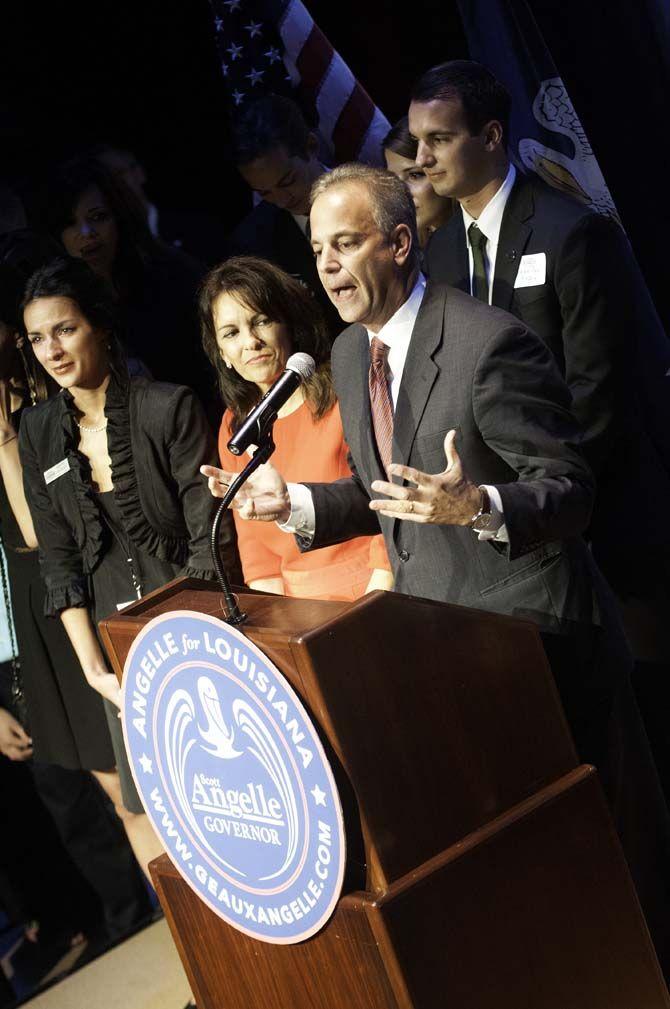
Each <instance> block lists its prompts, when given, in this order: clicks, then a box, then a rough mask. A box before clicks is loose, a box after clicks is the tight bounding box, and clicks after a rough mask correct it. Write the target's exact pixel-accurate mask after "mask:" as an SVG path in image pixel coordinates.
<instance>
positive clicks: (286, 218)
mask: <svg viewBox="0 0 670 1009" xmlns="http://www.w3.org/2000/svg"><path fill="white" fill-rule="evenodd" d="M231 242H232V245H233V248H234V250H235V252H236V253H239V254H241V253H246V254H248V255H251V256H260V257H261V258H262V259H269V260H270V262H271V263H274V264H275V266H280V267H281V268H282V270H285V271H286V273H290V274H291V276H292V277H297V278H298V280H302V281H303V282H304V283H305V284H306V285H307V287H309V289H310V291H311V292H312V294H313V295H314V296H315V297H316V300H317V301H318V302H319V304H320V305H321V308H322V309H323V313H324V315H325V317H326V322H327V323H328V330H329V332H330V334H331V337H332V338H333V339H335V337H336V336H337V334H338V333H340V332H342V329H343V323H342V320H341V319H340V317H339V315H338V313H337V312H336V311H335V309H334V307H333V304H332V302H331V300H330V298H329V297H328V296H327V295H326V293H325V291H324V290H323V286H322V284H321V281H320V280H319V275H318V273H317V271H316V263H315V260H314V253H313V252H312V247H311V245H310V243H309V241H308V239H307V237H306V236H305V234H304V233H303V231H302V229H301V228H300V226H299V225H298V224H297V223H296V221H295V220H294V218H293V214H290V213H289V211H288V210H283V209H282V208H281V207H276V206H275V205H274V204H273V203H268V202H267V201H266V200H261V202H260V203H259V204H258V206H256V207H254V209H253V210H252V211H251V213H250V214H248V216H247V217H245V218H244V220H243V221H242V222H241V223H240V224H239V225H238V226H237V229H236V230H235V232H234V233H233V236H232V239H231Z"/></svg>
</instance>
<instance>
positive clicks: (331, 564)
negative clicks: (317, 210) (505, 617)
mask: <svg viewBox="0 0 670 1009" xmlns="http://www.w3.org/2000/svg"><path fill="white" fill-rule="evenodd" d="M200 320H201V325H202V335H203V346H204V348H205V351H206V353H207V356H208V357H209V359H210V361H211V362H212V364H213V365H214V367H215V368H216V371H217V374H218V376H219V382H220V385H221V393H222V396H223V398H224V400H225V402H226V403H228V409H227V410H226V412H225V414H224V416H223V420H222V422H221V430H220V432H219V456H220V460H221V465H222V466H223V467H224V469H227V470H231V471H239V470H241V469H242V468H243V467H244V465H245V460H244V459H243V458H242V459H241V458H239V457H236V456H234V455H233V454H232V453H231V452H229V451H228V449H227V448H226V444H227V442H228V440H229V438H230V437H231V435H232V434H233V433H234V431H235V430H236V429H237V428H238V427H239V426H240V423H241V422H242V420H243V419H244V417H245V415H246V414H247V413H248V412H249V410H250V409H251V408H252V407H253V406H254V405H255V404H256V403H257V402H258V400H259V399H260V398H261V396H263V395H264V394H265V393H266V392H267V391H268V389H269V388H270V387H271V386H272V385H273V383H274V382H275V381H276V380H277V379H278V378H279V376H280V375H281V374H282V372H283V371H284V369H285V367H286V362H287V360H288V358H289V357H290V355H291V354H293V353H294V352H296V351H302V352H304V353H307V354H309V355H310V356H311V357H313V358H314V360H315V362H316V364H317V371H316V373H315V374H314V375H313V376H312V378H310V379H308V380H307V381H306V382H305V384H304V385H302V386H300V387H299V388H298V389H296V391H295V392H294V393H293V395H292V396H291V397H290V399H289V400H288V402H287V403H286V404H285V405H284V406H283V407H282V408H281V410H280V411H279V416H278V418H277V420H276V421H275V425H274V429H273V439H274V441H275V444H276V451H275V454H274V456H273V459H274V460H275V462H276V465H277V466H279V467H281V471H282V473H284V474H285V475H286V476H287V479H289V480H338V479H340V478H343V477H348V476H349V475H350V473H351V471H350V469H349V466H348V463H347V454H348V448H347V445H346V443H345V441H344V436H343V434H342V421H341V419H340V411H339V407H338V405H337V402H336V399H335V393H334V391H333V385H332V380H331V375H330V361H329V358H330V345H329V341H328V337H327V333H326V327H325V322H324V319H323V316H322V314H321V311H320V309H319V306H318V304H317V303H316V301H315V299H314V298H313V297H312V296H311V294H310V293H309V291H307V289H306V288H305V287H304V286H303V285H302V284H300V283H299V282H298V281H297V280H294V279H293V278H292V277H290V276H288V274H286V273H284V272H283V271H282V270H280V269H279V268H278V267H276V266H273V265H272V264H271V263H268V262H266V261H265V260H262V259H254V258H253V257H250V256H240V257H237V258H233V259H230V260H228V262H226V263H223V264H222V265H221V266H218V267H216V268H215V269H214V270H212V271H211V273H209V274H208V276H207V277H206V278H205V280H204V282H203V285H202V289H201V292H200ZM235 518H236V522H237V533H238V546H239V550H240V557H241V560H242V569H243V571H244V577H245V581H246V582H247V584H248V585H249V586H250V588H253V589H259V590H262V591H264V592H275V593H278V594H280V595H287V596H301V597H309V598H317V599H347V600H353V599H357V598H358V597H359V596H361V595H363V593H365V592H369V591H371V590H372V589H376V588H379V589H390V588H392V587H393V579H392V577H391V573H390V565H389V562H388V557H387V555H386V550H385V548H384V543H383V540H382V537H381V536H374V537H370V536H365V537H361V538H358V539H354V540H351V541H350V542H348V543H343V544H339V545H337V546H330V547H326V548H325V549H323V550H316V551H314V553H311V554H302V553H301V552H300V551H299V549H298V547H297V546H296V543H295V540H294V539H293V537H289V536H286V535H285V534H284V533H282V532H281V530H279V529H277V528H276V527H275V526H274V525H268V524H265V525H251V524H250V523H248V522H244V521H242V520H240V519H239V518H238V516H237V514H236V516H235Z"/></svg>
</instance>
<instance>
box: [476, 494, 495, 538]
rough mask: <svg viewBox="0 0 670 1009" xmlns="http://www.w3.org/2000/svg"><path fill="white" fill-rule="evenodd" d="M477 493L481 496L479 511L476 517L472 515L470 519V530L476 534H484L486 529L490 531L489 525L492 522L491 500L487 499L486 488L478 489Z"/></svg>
mask: <svg viewBox="0 0 670 1009" xmlns="http://www.w3.org/2000/svg"><path fill="white" fill-rule="evenodd" d="M479 493H480V494H481V501H480V503H479V511H478V512H477V514H476V515H473V516H472V518H471V519H470V528H471V529H474V531H475V532H476V533H481V532H485V530H486V529H490V527H491V523H492V521H493V515H492V514H491V499H490V498H489V492H488V491H487V489H486V487H480V488H479Z"/></svg>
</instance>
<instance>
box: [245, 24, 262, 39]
mask: <svg viewBox="0 0 670 1009" xmlns="http://www.w3.org/2000/svg"><path fill="white" fill-rule="evenodd" d="M262 27H263V22H262V21H258V22H256V21H251V22H250V23H249V24H248V25H245V26H244V29H245V31H248V32H249V35H250V36H251V38H252V39H253V38H256V36H257V35H260V34H261V28H262Z"/></svg>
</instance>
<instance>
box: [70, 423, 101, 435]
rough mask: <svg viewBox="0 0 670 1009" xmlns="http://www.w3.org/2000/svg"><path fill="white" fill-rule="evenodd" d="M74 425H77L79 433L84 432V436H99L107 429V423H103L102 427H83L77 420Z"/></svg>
mask: <svg viewBox="0 0 670 1009" xmlns="http://www.w3.org/2000/svg"><path fill="white" fill-rule="evenodd" d="M75 424H76V425H77V427H78V428H79V430H80V431H84V432H85V433H86V434H99V433H100V431H104V430H105V428H106V427H107V421H105V423H104V424H103V425H102V427H84V425H83V424H80V423H79V421H78V420H77V421H75Z"/></svg>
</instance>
